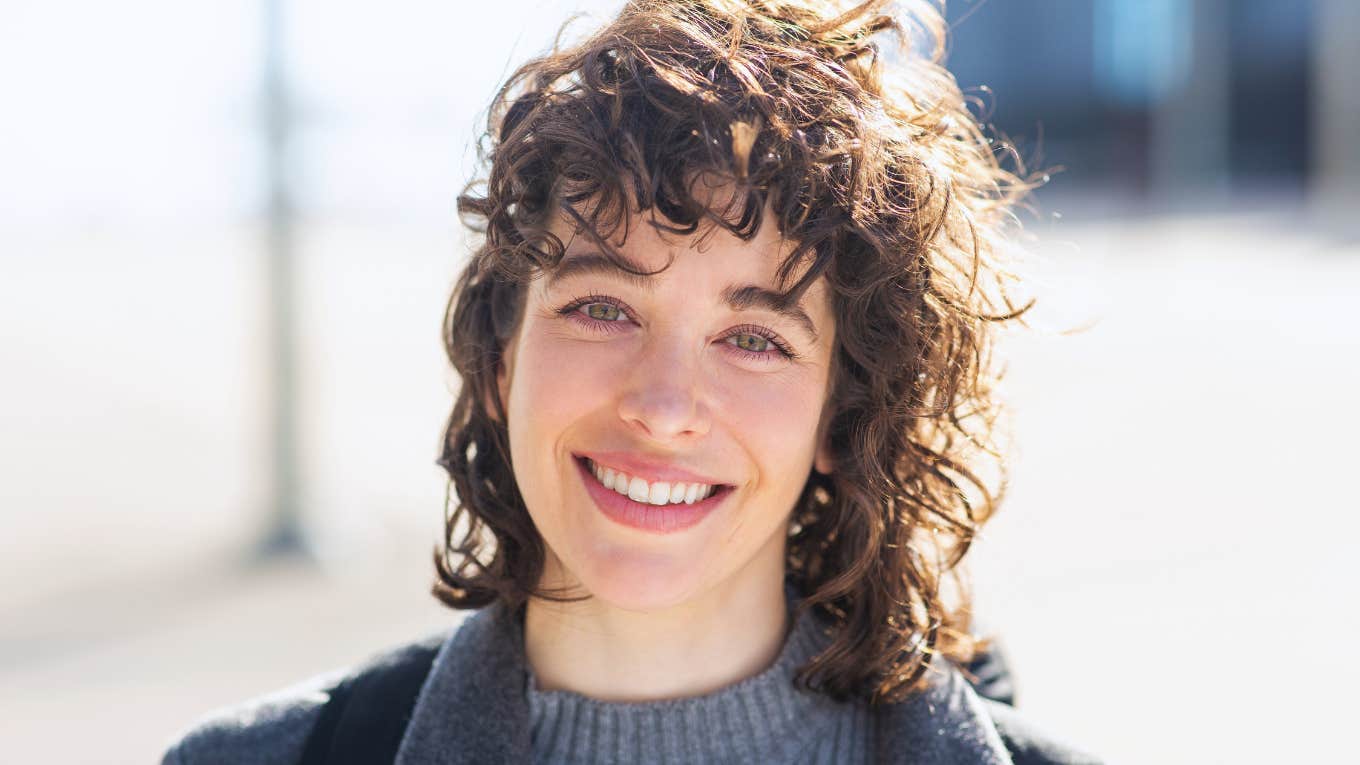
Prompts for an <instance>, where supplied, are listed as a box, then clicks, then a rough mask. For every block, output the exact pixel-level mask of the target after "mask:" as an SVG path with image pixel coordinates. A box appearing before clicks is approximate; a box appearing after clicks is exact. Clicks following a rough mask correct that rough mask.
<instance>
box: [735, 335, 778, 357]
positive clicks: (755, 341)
mask: <svg viewBox="0 0 1360 765" xmlns="http://www.w3.org/2000/svg"><path fill="white" fill-rule="evenodd" d="M732 338H733V339H734V340H735V341H736V345H737V347H738V348H740V349H742V350H743V351H750V352H751V353H764V352H765V351H767V350H769V349H770V339H769V338H767V337H761V336H760V335H752V334H749V333H743V334H740V335H733V336H732Z"/></svg>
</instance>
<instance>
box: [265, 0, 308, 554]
mask: <svg viewBox="0 0 1360 765" xmlns="http://www.w3.org/2000/svg"><path fill="white" fill-rule="evenodd" d="M283 16H284V14H283V0H264V72H263V74H264V80H263V83H262V89H263V95H264V98H263V106H264V109H263V111H264V136H265V140H264V167H265V185H266V205H267V208H266V223H265V257H266V258H267V265H266V271H265V273H266V281H267V287H266V289H267V290H268V295H267V305H268V309H267V310H268V312H269V315H268V337H269V343H270V347H269V366H268V369H269V387H268V398H269V403H268V407H269V450H268V459H269V465H268V475H269V476H270V491H269V499H268V501H269V514H268V519H267V521H266V525H265V529H264V534H263V536H262V537H261V538H260V541H259V547H258V549H257V550H256V553H257V554H258V555H259V556H262V557H267V556H275V555H288V554H297V553H302V552H304V551H305V550H306V544H305V541H306V540H305V538H304V533H303V527H302V511H301V506H300V502H299V499H298V497H299V491H298V483H299V480H298V473H299V470H298V463H299V460H298V420H297V399H298V396H297V318H296V298H295V290H294V287H295V281H296V279H295V275H296V262H295V261H296V258H295V247H294V244H295V239H296V230H295V229H296V226H295V215H294V204H293V197H292V192H293V189H292V186H291V180H292V179H291V172H290V170H291V167H292V165H291V161H290V156H289V149H290V142H291V127H292V106H291V103H290V100H289V92H288V83H287V78H286V71H287V69H286V60H285V57H284V37H285V34H284V32H285V30H284V18H283Z"/></svg>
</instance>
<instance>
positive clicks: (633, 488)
mask: <svg viewBox="0 0 1360 765" xmlns="http://www.w3.org/2000/svg"><path fill="white" fill-rule="evenodd" d="M628 498H629V499H631V500H633V501H634V502H647V501H649V500H650V499H651V489H650V487H648V486H647V482H646V481H644V480H642V479H641V478H638V477H637V476H633V479H632V480H631V481H629V483H628Z"/></svg>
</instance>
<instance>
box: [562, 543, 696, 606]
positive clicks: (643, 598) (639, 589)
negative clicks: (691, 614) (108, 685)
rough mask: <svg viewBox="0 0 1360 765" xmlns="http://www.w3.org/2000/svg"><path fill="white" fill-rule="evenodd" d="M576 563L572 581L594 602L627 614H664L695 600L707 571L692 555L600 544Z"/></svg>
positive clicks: (573, 566)
mask: <svg viewBox="0 0 1360 765" xmlns="http://www.w3.org/2000/svg"><path fill="white" fill-rule="evenodd" d="M569 557H570V558H573V559H574V561H573V562H574V564H575V565H572V566H570V569H571V570H570V573H569V576H570V578H571V579H574V580H575V581H577V582H579V583H580V585H581V588H582V589H584V590H585V592H586V593H587V594H589V595H590V596H591V597H594V598H598V599H599V600H600V601H602V602H603V603H604V604H606V605H609V606H612V607H614V608H618V609H621V610H624V611H660V610H664V609H668V608H672V607H675V606H678V605H681V604H683V603H685V602H686V601H688V600H690V599H692V598H693V597H694V596H695V594H696V593H697V592H698V591H699V590H700V589H701V588H702V583H703V582H702V580H703V578H704V574H705V571H706V568H707V565H706V561H705V560H704V558H703V557H702V556H699V555H695V554H693V553H692V552H691V551H689V550H675V551H665V552H662V551H658V550H655V549H653V550H643V549H638V548H637V547H635V546H629V545H627V544H626V543H625V544H620V543H618V542H612V543H603V544H601V543H597V544H595V545H593V546H592V548H591V549H590V550H588V551H583V554H581V555H573V556H569Z"/></svg>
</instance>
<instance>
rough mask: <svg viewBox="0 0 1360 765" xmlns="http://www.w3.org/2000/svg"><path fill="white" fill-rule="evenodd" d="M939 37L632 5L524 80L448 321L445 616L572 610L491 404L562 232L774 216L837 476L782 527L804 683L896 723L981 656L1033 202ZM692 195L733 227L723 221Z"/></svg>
mask: <svg viewBox="0 0 1360 765" xmlns="http://www.w3.org/2000/svg"><path fill="white" fill-rule="evenodd" d="M944 39H945V24H944V20H943V15H942V12H941V10H940V9H939V8H937V7H936V6H934V5H932V4H930V3H915V4H909V5H907V6H903V5H901V4H892V5H890V4H889V3H888V2H886V0H871V1H870V2H859V3H855V4H848V3H838V2H832V1H830V0H822V1H818V0H632V2H629V3H628V4H627V5H626V6H625V7H624V8H623V10H622V11H621V12H620V13H619V15H618V16H617V17H616V18H615V19H613V20H612V21H610V22H609V23H608V24H607V25H605V26H604V27H603V28H602V29H600V30H599V31H597V32H595V33H594V34H592V35H590V36H589V37H587V38H586V39H584V40H582V41H580V42H579V43H576V44H573V45H570V46H567V47H561V46H559V47H557V48H555V49H554V50H553V51H552V52H551V53H549V54H547V55H544V56H542V57H540V58H536V59H534V60H532V61H530V62H528V63H527V64H524V65H523V66H522V67H520V68H519V69H518V70H517V71H516V72H515V73H514V74H513V75H512V76H511V77H510V78H509V80H508V81H507V82H506V84H505V85H504V86H503V88H502V89H501V91H500V93H499V94H498V96H497V99H496V101H495V104H494V106H493V107H492V110H491V111H490V113H489V117H488V129H487V133H486V134H485V136H484V137H483V139H482V144H481V155H482V159H483V162H484V163H485V164H486V165H487V166H488V171H487V178H486V180H485V181H483V182H481V183H479V184H474V185H471V186H469V187H468V190H466V191H465V192H464V193H463V195H462V196H460V197H459V200H458V208H459V212H460V214H461V215H462V216H463V219H464V222H465V225H467V226H469V228H471V229H472V230H473V231H474V232H475V233H476V234H478V235H479V237H478V240H477V246H476V249H475V252H474V254H473V257H472V259H471V262H470V263H469V264H468V265H467V267H466V269H465V270H464V271H463V272H462V274H461V276H460V278H459V279H458V281H457V284H456V286H455V288H454V290H453V294H452V296H451V297H450V300H449V305H448V311H447V314H446V317H445V325H444V332H445V336H444V341H445V345H446V349H447V352H448V356H449V359H450V361H451V362H452V364H453V366H454V368H455V369H456V370H457V372H458V374H459V375H460V376H461V378H462V388H461V390H460V392H459V393H458V397H457V401H456V403H455V404H454V408H453V413H452V415H451V417H450V418H449V421H448V425H447V430H446V432H445V436H444V441H443V447H442V454H441V456H440V458H439V464H440V465H442V466H443V467H444V468H445V469H446V470H447V471H448V474H449V478H450V483H451V486H452V489H453V491H454V493H455V494H456V501H455V500H454V498H453V497H452V496H451V497H450V502H449V503H448V504H449V506H451V509H450V508H446V516H445V524H446V527H445V542H444V544H443V545H441V546H439V547H438V548H437V549H436V552H435V563H436V568H437V570H438V579H437V581H436V583H435V586H434V592H435V595H436V596H437V597H438V598H439V599H440V600H441V601H443V602H444V603H445V604H447V605H449V606H451V607H453V608H477V607H481V606H484V605H487V604H489V603H492V602H494V601H497V600H500V601H502V602H505V603H507V604H509V605H512V606H516V607H517V606H519V605H521V604H523V603H524V602H525V601H526V599H527V598H529V597H531V596H538V597H556V594H555V593H544V592H540V591H539V589H538V588H539V585H540V582H539V579H540V576H541V575H542V573H543V568H544V543H543V540H542V538H541V537H540V536H539V534H538V532H537V531H536V530H535V528H534V525H533V523H532V521H531V520H530V517H529V514H528V511H527V509H526V508H525V506H524V502H523V500H522V498H521V496H520V493H519V490H518V488H517V486H516V482H515V476H514V472H513V470H512V468H511V465H510V459H509V454H510V450H509V441H508V435H507V430H506V427H505V424H504V423H505V420H506V414H505V408H504V403H503V402H502V401H501V399H500V396H499V392H498V388H497V385H496V372H497V369H498V367H499V365H500V364H501V361H502V355H503V353H504V351H505V349H506V348H507V347H508V346H509V344H510V342H511V340H512V338H513V337H514V334H515V332H516V329H517V326H518V323H519V320H520V315H521V312H522V310H523V305H524V295H525V286H526V285H527V284H528V282H529V281H530V280H532V279H533V278H534V277H535V276H537V275H541V274H543V273H545V272H551V271H552V269H553V268H555V266H556V264H557V263H558V262H559V261H560V259H561V257H562V253H563V246H562V242H561V241H560V240H559V239H558V238H557V237H555V236H553V235H552V234H550V233H548V232H547V230H546V226H545V221H546V220H547V219H548V218H549V216H551V215H555V214H567V215H570V216H573V217H574V218H575V220H576V222H577V224H578V225H579V226H580V227H581V228H582V229H583V230H586V231H588V232H590V233H591V235H592V236H593V238H595V240H596V241H597V242H600V243H603V242H604V241H605V240H608V239H610V237H611V236H613V235H614V234H617V233H622V234H624V235H626V233H627V226H628V225H630V221H631V220H636V219H637V216H639V215H641V214H643V213H648V214H650V215H651V216H652V219H653V225H660V226H662V227H663V228H665V229H666V230H668V231H672V232H675V233H678V234H693V233H695V232H697V231H698V230H699V229H700V227H701V226H708V225H715V226H721V227H723V228H725V229H727V230H728V231H730V232H732V233H733V234H734V235H736V236H739V237H742V238H744V239H749V238H750V237H752V236H753V235H754V233H755V231H756V230H757V229H758V228H759V226H760V222H761V219H762V217H763V216H764V215H767V214H769V215H773V216H775V219H776V222H777V224H778V227H779V230H780V232H781V233H782V234H783V235H784V236H785V237H787V238H788V239H789V240H791V241H793V242H795V243H796V249H794V251H793V252H792V253H791V254H790V255H789V256H788V257H787V259H786V260H785V261H784V262H783V264H782V267H781V269H780V272H779V278H780V280H781V282H783V285H782V286H784V287H786V288H787V293H786V294H788V295H790V296H795V297H796V296H797V295H800V294H801V293H802V292H803V291H804V290H805V289H806V288H807V287H808V286H809V285H810V284H811V283H812V282H813V281H814V280H816V279H819V278H825V279H826V281H827V286H828V287H829V293H830V295H831V299H832V307H833V313H834V316H835V327H836V332H835V349H834V352H833V359H832V381H833V382H832V387H831V392H830V394H829V399H828V406H829V415H828V416H829V420H828V430H827V437H828V439H829V442H828V443H829V446H830V449H831V452H832V454H833V459H834V462H835V469H834V471H833V472H832V473H831V474H829V475H824V474H821V473H819V472H817V471H815V470H813V471H811V474H810V475H809V476H808V479H807V483H806V486H805V487H804V489H803V492H802V494H801V496H800V498H799V500H798V502H797V504H796V506H795V507H793V508H792V513H791V516H790V520H789V536H788V545H787V551H788V558H787V568H786V571H787V577H788V581H789V582H790V583H791V584H792V585H793V586H794V587H796V588H797V590H798V591H799V592H800V593H801V595H802V596H803V600H802V603H801V606H800V607H801V608H803V609H814V610H815V611H816V612H818V613H819V614H820V615H821V616H822V617H823V618H825V619H826V620H828V622H829V623H830V625H831V626H832V633H833V635H834V638H833V640H832V642H831V643H830V645H829V647H827V649H826V650H825V651H823V652H822V653H821V654H819V655H818V656H816V657H815V658H814V659H813V660H812V661H810V662H809V663H808V665H807V666H805V667H803V668H801V670H800V672H799V676H798V682H799V683H801V684H803V685H804V686H805V687H809V688H812V689H814V690H818V691H820V692H823V693H826V694H828V695H830V696H832V697H834V698H837V699H845V698H849V697H860V698H866V699H868V700H870V701H871V702H892V701H897V700H900V699H902V698H904V697H905V696H907V695H909V694H911V693H912V692H914V691H915V690H917V689H919V688H920V687H922V685H923V684H924V682H925V677H926V674H925V673H926V670H927V669H928V668H929V666H930V663H931V660H932V657H933V656H934V655H935V654H944V655H946V656H949V657H951V658H956V659H964V658H967V657H968V656H969V655H970V653H971V651H972V650H973V647H974V642H973V640H972V638H971V637H970V635H969V614H968V595H967V589H966V587H963V586H961V585H962V584H963V581H962V577H961V575H960V570H959V564H960V561H961V560H962V559H963V557H964V555H965V553H966V552H967V551H968V549H969V546H970V544H971V543H972V541H973V539H974V537H975V536H976V535H977V533H978V531H979V529H980V528H981V526H982V525H983V524H984V523H985V522H986V521H987V519H988V518H989V517H990V516H991V515H992V513H993V511H994V509H995V507H996V505H997V503H998V501H999V499H1000V494H1001V488H1002V487H1003V486H1004V471H1003V470H994V469H992V468H999V467H1001V466H1002V460H1001V454H1000V451H999V450H998V449H997V448H996V445H995V440H996V439H995V436H994V430H995V425H996V417H997V414H998V412H999V407H998V405H997V402H996V401H995V396H994V394H993V389H994V384H995V382H996V379H997V376H998V375H997V372H996V370H995V368H994V365H993V364H992V362H991V360H990V348H991V344H992V334H993V325H995V324H996V323H998V322H1002V321H1006V320H1010V319H1014V318H1016V317H1018V316H1020V315H1021V314H1022V313H1023V312H1024V309H1025V308H1027V307H1028V306H1025V307H1024V308H1017V307H1016V306H1014V305H1012V303H1011V301H1010V300H1009V299H1008V298H1007V296H1006V289H1005V285H1006V284H1008V283H1009V282H1010V279H1011V276H1010V274H1009V273H1008V271H1006V270H1005V269H1004V268H1003V267H1002V265H1001V263H1000V260H1001V257H1000V253H1001V251H1002V250H1003V248H1002V247H1001V244H1002V243H1003V242H1005V241H1007V238H1008V236H1009V232H1010V227H1011V225H1012V223H1013V222H1014V216H1013V215H1012V214H1011V210H1012V208H1013V205H1014V203H1015V202H1016V200H1017V199H1018V198H1019V196H1021V195H1022V194H1023V193H1024V192H1025V191H1026V190H1027V189H1028V188H1029V187H1030V186H1031V184H1030V183H1028V181H1027V180H1026V179H1025V178H1022V177H1021V176H1020V173H1021V172H1023V171H1022V170H1020V169H1018V162H1016V163H1014V165H1015V166H1016V168H1017V169H1006V167H1005V166H1003V163H1002V162H1001V161H1000V159H999V157H1001V156H1002V155H1003V154H1004V153H1005V151H1006V150H1004V149H1002V148H1001V145H1000V144H996V143H994V142H993V141H991V140H989V139H988V138H987V136H986V134H985V132H984V130H983V129H982V128H981V127H980V125H979V123H978V120H977V119H976V118H975V117H974V116H973V114H972V113H971V112H970V109H969V105H970V104H969V101H968V99H966V98H965V96H964V94H963V93H962V92H961V91H960V89H959V87H958V85H957V84H956V83H955V81H954V79H953V77H952V76H951V75H950V74H949V73H948V71H946V69H945V68H944V66H943V65H942V60H943V48H944ZM1012 155H1013V152H1012ZM700 177H704V178H708V177H716V178H720V179H723V180H724V181H725V182H726V183H728V184H730V185H731V186H732V187H733V188H735V189H736V190H737V194H736V196H737V204H735V205H724V206H721V207H720V208H711V207H710V206H709V204H708V202H709V201H711V200H710V198H709V197H707V196H704V195H703V194H702V193H700V192H698V191H696V188H695V180H696V178H700ZM582 210H585V211H586V212H584V213H582V212H581V211H582ZM658 213H659V214H660V217H657V214H658ZM662 218H664V221H662ZM605 249H606V252H607V253H608V252H612V250H610V249H609V248H608V247H607V246H606V247H605ZM620 265H621V267H624V268H625V269H626V268H627V265H626V264H624V263H620ZM797 274H801V276H799V277H798V278H797V279H796V280H795V279H793V277H794V275H797ZM790 282H792V283H791V284H790Z"/></svg>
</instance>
